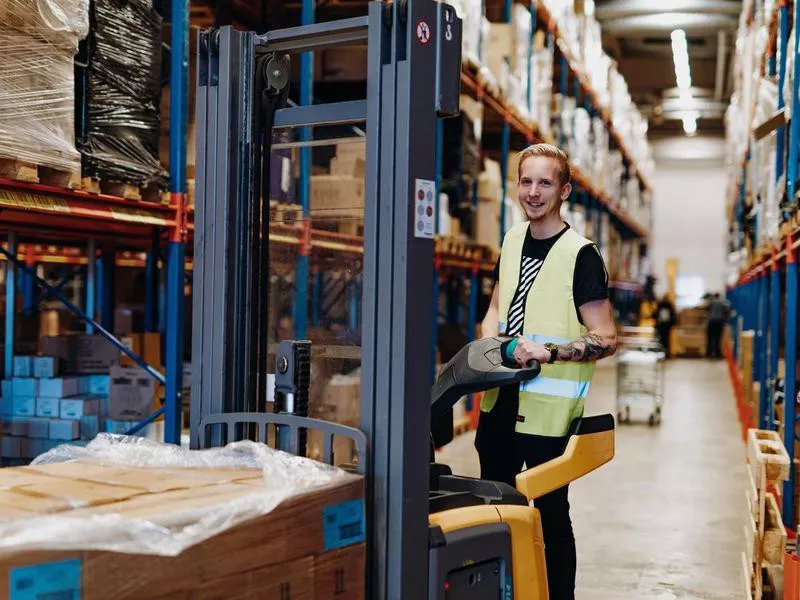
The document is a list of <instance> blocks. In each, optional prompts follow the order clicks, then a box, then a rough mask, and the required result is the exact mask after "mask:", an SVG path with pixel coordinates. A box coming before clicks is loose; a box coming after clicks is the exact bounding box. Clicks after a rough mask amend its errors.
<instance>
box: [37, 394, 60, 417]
mask: <svg viewBox="0 0 800 600" xmlns="http://www.w3.org/2000/svg"><path fill="white" fill-rule="evenodd" d="M58 412H59V399H58V398H50V397H48V396H39V397H38V398H36V416H37V417H58Z"/></svg>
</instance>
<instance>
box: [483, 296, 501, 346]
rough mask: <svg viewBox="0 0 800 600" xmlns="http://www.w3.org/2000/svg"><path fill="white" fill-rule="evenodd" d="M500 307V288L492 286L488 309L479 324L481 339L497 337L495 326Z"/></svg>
mask: <svg viewBox="0 0 800 600" xmlns="http://www.w3.org/2000/svg"><path fill="white" fill-rule="evenodd" d="M499 306H500V286H499V285H498V284H496V283H495V284H494V290H492V299H491V301H490V302H489V309H488V310H487V311H486V316H485V317H484V318H483V321H482V322H481V338H488V337H494V336H496V335H497V333H498V331H497V326H498V319H499V318H500V317H499V310H500V308H499Z"/></svg>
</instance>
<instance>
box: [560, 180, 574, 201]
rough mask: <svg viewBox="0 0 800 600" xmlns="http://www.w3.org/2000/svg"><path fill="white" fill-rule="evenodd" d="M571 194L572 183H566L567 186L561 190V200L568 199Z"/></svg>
mask: <svg viewBox="0 0 800 600" xmlns="http://www.w3.org/2000/svg"><path fill="white" fill-rule="evenodd" d="M571 192H572V183H569V182H567V184H566V185H565V186H564V187H562V188H561V199H562V200H566V199H567V198H569V195H570V193H571Z"/></svg>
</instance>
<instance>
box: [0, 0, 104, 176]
mask: <svg viewBox="0 0 800 600" xmlns="http://www.w3.org/2000/svg"><path fill="white" fill-rule="evenodd" d="M88 15H89V0H5V1H4V2H0V47H2V49H3V55H4V56H3V59H4V60H3V62H2V64H0V158H2V159H5V160H10V161H18V162H20V163H29V164H32V165H38V166H43V167H49V168H52V169H57V170H60V171H67V172H73V171H78V170H79V168H80V155H79V154H78V152H77V150H76V149H75V120H74V114H75V104H74V97H75V96H74V78H73V57H74V55H75V53H76V51H77V49H78V43H79V41H80V40H81V39H83V38H84V37H85V36H86V33H87V31H88Z"/></svg>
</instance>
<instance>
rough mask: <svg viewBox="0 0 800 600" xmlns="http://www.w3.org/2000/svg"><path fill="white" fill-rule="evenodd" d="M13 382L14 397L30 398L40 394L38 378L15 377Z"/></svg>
mask: <svg viewBox="0 0 800 600" xmlns="http://www.w3.org/2000/svg"><path fill="white" fill-rule="evenodd" d="M12 382H13V383H12V384H11V392H12V394H11V395H12V396H14V397H20V398H29V397H31V396H38V395H39V380H38V379H34V378H32V377H15V378H14V379H13V380H12Z"/></svg>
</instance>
